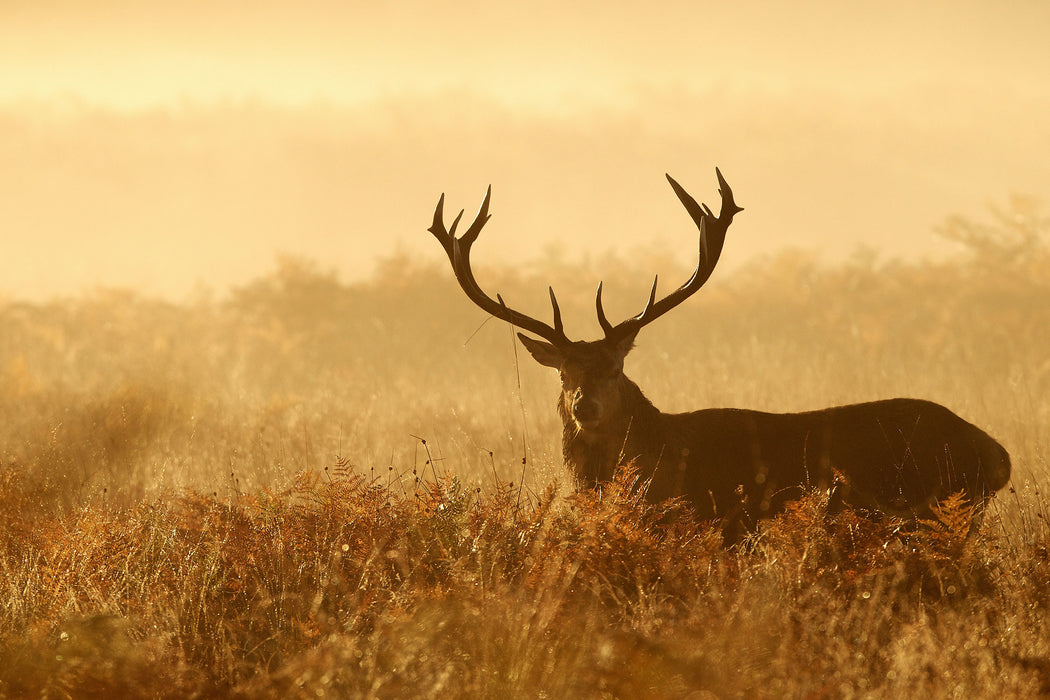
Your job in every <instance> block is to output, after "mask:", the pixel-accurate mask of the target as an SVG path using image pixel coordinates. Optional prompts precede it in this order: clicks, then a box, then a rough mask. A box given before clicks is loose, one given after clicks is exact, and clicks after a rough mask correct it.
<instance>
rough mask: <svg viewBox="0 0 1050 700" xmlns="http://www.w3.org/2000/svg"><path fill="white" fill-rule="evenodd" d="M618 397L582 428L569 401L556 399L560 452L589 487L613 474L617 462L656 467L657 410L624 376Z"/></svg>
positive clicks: (658, 441) (645, 469) (659, 448)
mask: <svg viewBox="0 0 1050 700" xmlns="http://www.w3.org/2000/svg"><path fill="white" fill-rule="evenodd" d="M619 393H620V395H619V401H618V402H613V403H614V404H616V405H614V406H609V407H607V410H608V413H606V414H605V415H604V416H603V417H602V420H601V425H600V426H599V427H598V428H597V429H593V430H587V431H582V430H580V428H579V426H578V425H577V424H576V421H575V420H574V419H573V417H572V409H571V401H569V400H567V398H566V397H563V398H562V400H561V401H559V402H558V414H559V415H560V416H561V420H562V456H563V457H564V459H565V463H566V464H567V465H569V467H570V468H571V469H572V470H573V472H574V473H575V475H576V477H577V479H579V480H580V482H581V485H582V486H585V487H592V486H595V485H596V484H598V483H600V482H602V481H608V480H609V479H611V478H612V475H613V471H615V469H616V467H617V466H619V465H620V464H625V463H627V462H632V461H633V462H634V463H635V464H637V465H638V466H640V467H642V469H643V470H644V471H651V470H652V468H654V467H655V465H656V461H657V460H658V459H659V456H660V452H661V450H662V444H658V443H662V440H661V439H660V431H659V430H658V429H657V428H658V424H659V417H660V411H659V410H657V408H656V407H655V406H653V404H652V402H650V401H649V399H647V398H645V395H644V394H643V393H642V390H641V389H639V388H638V385H637V384H635V383H634V382H632V381H631V380H630V379H628V378H627V377H623V379H622V380H621V383H620V392H619Z"/></svg>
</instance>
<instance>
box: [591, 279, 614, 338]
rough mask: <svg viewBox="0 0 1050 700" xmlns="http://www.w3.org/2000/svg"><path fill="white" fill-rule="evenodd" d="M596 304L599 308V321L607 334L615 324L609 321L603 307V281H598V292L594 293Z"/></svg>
mask: <svg viewBox="0 0 1050 700" xmlns="http://www.w3.org/2000/svg"><path fill="white" fill-rule="evenodd" d="M594 305H595V306H596V307H597V309H598V323H599V325H601V327H602V330H603V331H605V335H609V334H610V333H611V332H612V330H613V324H611V323H609V319H607V318H606V317H605V309H603V308H602V283H601V282H599V283H598V292H597V293H596V294H595V295H594Z"/></svg>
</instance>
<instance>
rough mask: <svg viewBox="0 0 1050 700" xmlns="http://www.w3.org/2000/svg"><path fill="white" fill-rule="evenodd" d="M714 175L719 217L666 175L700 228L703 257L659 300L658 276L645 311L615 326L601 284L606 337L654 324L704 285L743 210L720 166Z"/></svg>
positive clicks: (600, 315)
mask: <svg viewBox="0 0 1050 700" xmlns="http://www.w3.org/2000/svg"><path fill="white" fill-rule="evenodd" d="M715 175H716V176H718V187H719V189H718V193H719V194H720V195H721V197H722V210H721V211H720V212H719V214H718V216H717V217H716V216H715V215H714V214H713V213H712V212H711V209H709V208H708V206H707V205H706V204H697V203H696V200H695V199H693V198H692V197H691V196H690V195H689V193H688V192H686V191H685V190H684V189H683V188H682V186H681V185H679V184H678V183H677V182H675V179H674V178H673V177H671V176H670V175H668V176H667V181H668V182H670V183H671V188H672V189H673V190H674V193H675V194H676V195H678V199H680V200H681V201H682V204H683V205H685V209H686V211H688V212H689V216H690V217H692V219H693V221H694V222H696V225H697V227H698V228H699V229H700V258H699V260H698V261H697V263H696V270H694V271H693V276H692V277H690V278H689V281H688V282H686V283H685V284H683V285H682V286H681V287H679V288H678V289H676V290H675V291H673V292H671V293H670V294H668V295H667V296H666V297H664V298H663V299H661V300H660V301H656V282H657V279H659V278H657V279H654V280H653V288H652V290H651V291H650V292H649V301H648V302H647V303H646V305H645V308H644V309H642V312H641V313H640V314H638V315H637V316H633V317H631V318H629V319H627V320H626V321H621V322H620V323H618V324H617V325H616V326H613V325H612V324H611V323H609V320H608V319H607V318H606V317H605V310H604V309H602V285H601V283H599V284H598V293H597V294H596V295H595V305H596V306H597V309H598V323H600V324H601V326H602V330H603V331H605V337H606V338H615V339H623V338H627V337H629V336H633V335H635V334H636V333H637V332H638V331H639V330H641V329H642V327H644V326H646V325H647V324H650V323H652V322H653V321H655V320H656V319H658V318H660V317H661V316H663V315H664V314H665V313H667V312H668V311H670V310H671V309H673V308H674V307H676V306H678V305H679V304H681V303H682V302H683V301H685V300H686V299H688V298H689V297H690V296H692V295H693V294H695V293H696V291H697V290H698V289H700V287H702V286H704V283H705V282H707V279H708V278H709V277H710V276H711V273H712V272H714V269H715V265H716V264H717V263H718V258H719V256H720V255H721V254H722V245H723V244H724V243H725V240H726V231H727V230H728V229H729V225H730V224H731V223H733V217H734V216H735V215H736V214H737V213H738V212H741V211H743V209H742V208H741V207H738V206H737V205H736V202H735V201H733V190H732V189H731V188H730V187H729V183H727V182H726V181H725V178H724V177H722V173H721V171H719V170H718V168H715Z"/></svg>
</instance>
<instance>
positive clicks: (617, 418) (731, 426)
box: [429, 168, 1010, 539]
mask: <svg viewBox="0 0 1050 700" xmlns="http://www.w3.org/2000/svg"><path fill="white" fill-rule="evenodd" d="M715 174H716V176H717V178H718V183H719V193H720V195H721V199H722V207H721V210H720V212H719V215H718V216H715V215H714V214H713V213H712V211H711V209H710V208H708V207H707V205H702V204H701V205H698V204H697V202H696V200H694V199H693V198H692V197H691V196H690V195H689V193H687V192H686V191H685V190H684V189H683V188H682V187H681V185H679V184H678V183H677V182H676V181H675V180H674V178H672V177H671V176H670V175H668V176H667V180H668V182H670V184H671V187H672V189H673V190H674V192H675V194H676V195H677V196H678V198H679V200H681V202H682V204H683V205H684V206H685V209H686V211H687V212H688V213H689V215H690V217H691V218H692V219H693V221H694V222H695V223H696V225H697V227H698V228H699V230H700V252H699V260H698V262H697V265H696V269H695V270H694V271H693V274H692V276H691V277H690V278H689V280H688V281H687V282H686V283H685V284H683V285H682V286H681V287H679V288H678V289H676V290H675V291H673V292H671V293H670V294H668V295H667V296H665V297H663V298H661V299H659V300H658V299H657V297H656V281H655V280H654V282H653V286H652V290H651V292H650V294H649V300H648V302H647V303H646V305H645V307H644V309H642V311H641V313H639V314H638V315H636V316H632V317H631V318H628V319H626V320H624V321H621V322H620V323H618V324H616V325H613V324H612V323H610V322H609V320H608V319H607V318H606V316H605V311H604V310H603V308H602V285H601V284H600V283H599V285H598V291H597V294H596V297H595V305H596V308H597V314H598V321H599V323H600V325H601V328H602V330H603V331H604V337H603V338H601V339H600V340H595V341H572V340H569V339H568V337H566V335H565V332H564V328H563V325H562V318H561V310H560V309H559V307H558V300H557V298H556V297H555V295H554V290H553V289H550V290H549V292H550V300H551V306H552V307H553V314H554V324H553V326H552V325H548V324H546V323H544V322H542V321H539V320H537V319H535V318H532V317H529V316H527V315H525V314H523V313H520V312H518V311H515V310H514V309H512V308H510V307H508V306H507V305H506V303H505V302H504V301H503V298H502V297H501V296H500V295H498V294H497V295H496V298H495V299H493V298H492V297H490V296H489V295H488V294H486V293H485V292H484V291H482V289H481V287H480V286H479V285H478V283H477V281H476V280H475V278H474V273H473V272H472V271H471V267H470V249H471V246H472V245H473V244H474V242H475V241H476V240H477V238H478V235H479V234H480V233H481V229H482V227H484V225H485V223H486V222H487V221H488V220H489V218H490V215H489V200H490V198H491V194H492V188H491V186H490V187H489V189H488V191H487V192H486V194H485V199H484V201H483V202H482V205H481V209H480V211H479V212H478V215H477V217H476V218H475V219H474V222H473V223H472V224H471V225H470V226H469V227H468V228H467V230H466V231H465V232H464V233H463V235H462V236H460V237H457V236H456V227H457V226H458V224H459V221H460V218H461V217H462V216H463V212H462V211H461V212H460V213H459V215H458V216H457V217H456V218H455V220H454V221H453V223H452V227H451V228H450V229H446V228H445V224H444V214H443V209H444V201H445V196H444V195H443V194H442V195H441V198H440V199H439V200H438V204H437V208H436V210H435V212H434V222H433V224H432V225H431V227H430V228H429V231H430V232H431V233H433V234H434V236H435V237H436V238H437V240H438V241H439V242H440V243H441V245H442V247H443V248H444V249H445V252H446V254H447V255H448V259H449V262H450V263H451V264H452V270H453V272H454V273H455V276H456V279H457V280H458V282H459V285H460V287H461V288H462V289H463V291H464V292H465V293H466V295H467V297H468V298H469V299H470V300H471V301H473V302H474V303H475V304H476V305H477V306H479V307H480V308H481V309H483V310H484V311H485V312H487V313H489V314H491V315H492V316H495V317H496V318H499V319H502V320H504V321H506V322H508V323H510V324H513V325H514V326H516V327H518V328H520V329H522V330H524V331H527V332H529V333H532V334H533V335H537V336H539V337H540V338H542V339H543V340H537V339H535V338H532V337H529V336H527V335H525V334H523V333H518V337H519V338H520V339H521V342H522V343H523V344H524V346H525V348H526V349H527V350H528V351H529V353H531V355H532V356H533V357H534V358H535V359H536V361H537V362H539V363H540V364H543V365H546V366H548V367H552V368H554V369H556V370H558V372H559V373H560V377H561V397H560V398H559V401H558V413H559V415H560V416H561V419H562V426H563V433H562V452H563V457H564V460H565V464H566V465H567V466H568V467H569V468H570V469H571V471H572V472H573V474H574V475H575V477H576V479H577V480H578V482H579V484H580V485H581V486H583V487H600V486H601V484H603V483H604V482H606V481H608V480H609V479H610V478H611V477H612V475H613V472H614V470H615V469H616V468H617V467H618V466H619V465H622V464H628V463H630V464H633V465H634V466H635V467H636V468H637V469H638V471H639V473H640V476H641V477H642V478H643V479H644V481H645V483H646V484H647V486H646V491H645V493H646V498H647V499H648V500H650V501H653V502H657V501H661V500H664V499H667V498H670V497H675V496H678V497H683V498H684V499H685V500H687V501H688V502H690V503H691V504H692V506H693V507H694V508H695V509H696V511H697V514H698V515H699V516H700V517H704V518H722V519H723V527H724V528H725V531H726V533H727V538H729V539H736V538H738V537H739V536H740V535H741V533H743V532H746V531H747V530H749V529H751V528H753V527H754V526H755V524H756V522H757V521H758V520H759V519H760V518H767V517H771V516H773V515H775V514H777V513H778V512H780V511H782V510H783V508H784V505H785V504H786V503H787V502H788V501H790V500H793V499H797V498H799V497H800V496H801V495H802V494H803V493H804V491H805V490H806V489H829V488H830V489H832V492H831V503H833V504H849V505H851V506H853V507H856V508H861V509H864V510H867V511H872V512H877V513H882V514H888V515H891V516H896V517H903V518H916V517H923V516H925V515H928V514H929V512H930V507H931V505H933V504H935V503H936V502H937V501H938V500H939V499H941V498H943V497H945V496H947V495H949V494H952V493H955V492H958V491H962V492H964V493H965V495H966V496H967V498H968V500H969V501H970V502H971V503H973V504H974V505H975V506H976V507H977V508H978V509H980V508H981V507H983V506H984V504H985V503H986V501H987V499H988V498H989V497H990V496H992V495H993V494H994V493H995V492H996V491H997V490H999V489H1000V488H1002V487H1003V486H1004V485H1005V484H1006V483H1007V482H1008V481H1009V478H1010V457H1009V454H1008V453H1007V451H1006V450H1005V449H1004V448H1003V447H1002V446H1001V445H1000V444H999V443H998V442H996V441H995V440H994V439H993V438H992V437H990V436H989V435H988V434H987V433H985V432H984V431H983V430H981V429H980V428H978V427H976V426H974V425H972V424H971V423H968V422H967V421H965V420H963V419H962V418H960V417H959V416H957V415H955V414H954V413H952V412H951V411H950V410H948V409H947V408H945V407H944V406H941V405H939V404H936V403H932V402H930V401H924V400H919V399H909V398H896V399H889V400H883V401H872V402H867V403H857V404H852V405H847V406H836V407H833V408H824V409H820V410H815V411H807V412H804V413H766V412H762V411H754V410H747V409H738V408H706V409H702V410H698V411H693V412H689V413H663V412H662V411H660V410H659V409H657V408H656V407H655V406H653V404H652V403H651V402H650V401H649V400H648V399H647V398H646V397H645V395H644V394H643V393H642V391H641V389H639V388H638V385H637V384H635V383H634V382H633V381H631V380H630V379H628V378H627V376H626V375H625V374H624V372H623V362H624V358H625V357H626V355H627V353H628V352H630V351H631V348H632V347H633V346H634V340H635V337H636V336H637V335H638V332H639V331H641V329H642V328H644V327H645V326H646V325H648V324H650V323H652V322H653V321H655V320H656V319H658V318H660V317H661V316H663V315H664V314H665V313H667V312H668V311H670V310H671V309H673V308H674V307H676V306H678V305H679V304H681V303H682V302H683V301H685V300H686V299H687V298H689V297H690V296H691V295H693V294H694V293H695V292H696V291H697V290H699V289H700V287H702V286H703V285H704V283H705V282H707V280H708V278H709V277H710V276H711V273H712V272H713V271H714V268H715V265H716V264H717V263H718V259H719V256H720V255H721V252H722V247H723V244H724V243H725V237H726V232H727V230H728V229H729V226H730V224H732V222H733V217H734V216H736V215H737V214H738V213H740V212H741V211H743V209H742V208H741V207H738V206H737V205H736V202H735V201H734V199H733V191H732V189H731V188H730V187H729V184H728V183H727V182H726V180H725V178H724V177H722V173H721V172H720V171H719V170H718V169H717V168H716V169H715Z"/></svg>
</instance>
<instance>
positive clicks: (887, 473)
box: [559, 380, 1010, 527]
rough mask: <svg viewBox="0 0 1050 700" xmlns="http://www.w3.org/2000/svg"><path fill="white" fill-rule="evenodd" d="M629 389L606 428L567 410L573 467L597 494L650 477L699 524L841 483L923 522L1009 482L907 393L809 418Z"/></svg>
mask: <svg viewBox="0 0 1050 700" xmlns="http://www.w3.org/2000/svg"><path fill="white" fill-rule="evenodd" d="M627 383H628V384H629V387H628V388H625V394H624V397H625V399H626V403H625V410H624V414H623V417H622V418H621V419H616V420H613V421H610V422H609V423H608V424H607V425H604V426H603V427H602V429H601V430H600V431H585V430H580V428H579V425H578V424H577V423H576V421H575V420H574V419H573V418H572V416H571V415H568V414H567V413H566V412H565V411H564V410H562V411H560V413H561V416H562V420H563V434H562V448H563V457H564V460H565V463H566V465H568V466H569V467H570V468H571V469H572V470H573V472H574V474H575V475H576V477H577V479H578V480H579V481H580V482H581V483H582V484H584V485H586V486H591V487H595V486H599V485H600V484H601V483H602V482H605V481H608V480H609V479H611V478H612V475H613V472H614V471H615V469H616V467H618V466H619V465H622V464H627V463H630V464H633V465H634V466H636V467H637V468H638V469H639V473H640V475H641V477H642V478H643V479H644V480H646V481H648V488H647V497H648V498H649V499H651V500H653V501H661V500H664V499H667V498H671V497H675V496H681V497H684V498H685V499H686V500H688V501H690V502H691V503H692V504H693V506H694V507H695V509H696V511H697V514H698V515H700V516H701V517H705V518H715V517H723V516H727V515H732V516H733V518H735V519H738V520H740V521H742V522H743V523H744V524H746V526H748V527H750V526H753V525H754V524H755V521H757V520H758V519H759V518H765V517H769V516H772V515H775V514H777V513H779V512H780V511H782V510H783V507H784V504H785V503H787V502H788V501H791V500H795V499H797V498H799V497H800V496H801V495H802V493H803V490H804V489H807V488H813V489H827V488H829V487H831V486H832V485H833V484H838V488H839V497H840V498H841V499H842V500H843V501H844V502H846V503H849V504H850V505H852V506H855V507H859V508H864V509H868V510H874V511H879V512H883V513H887V514H890V515H896V516H900V517H921V516H925V515H928V512H929V505H930V504H931V503H932V502H933V501H935V500H936V499H938V498H941V497H944V496H947V495H949V494H951V493H954V492H955V491H959V490H962V491H966V492H967V493H968V494H971V495H972V496H973V497H976V499H978V500H980V499H983V498H985V497H987V496H990V495H991V494H993V493H995V491H997V490H998V489H1000V488H1002V487H1003V486H1004V485H1005V484H1006V482H1007V481H1008V480H1009V474H1010V458H1009V455H1008V454H1007V452H1006V450H1005V449H1003V447H1002V446H1001V445H999V443H998V442H996V441H995V440H994V439H993V438H991V437H990V436H989V435H988V434H987V433H985V432H984V431H983V430H981V429H980V428H978V427H977V426H974V425H972V424H970V423H968V422H966V421H965V420H963V419H962V418H960V417H959V416H957V415H955V414H954V413H952V412H951V411H949V410H948V409H947V408H945V407H944V406H941V405H939V404H936V403H932V402H930V401H923V400H918V399H905V398H898V399H889V400H885V401H874V402H869V403H859V404H852V405H848V406H837V407H834V408H826V409H821V410H816V411H806V412H802V413H767V412H763V411H754V410H748V409H738V408H708V409H703V410H699V411H692V412H689V413H662V412H661V411H659V410H658V409H657V408H656V407H655V406H653V404H652V403H651V402H649V401H648V399H646V398H645V397H644V395H643V394H642V392H641V390H639V389H638V387H637V385H635V384H634V383H633V382H630V380H628V381H627ZM563 405H564V403H561V404H559V406H563ZM837 480H838V481H837Z"/></svg>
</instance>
